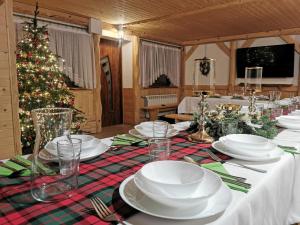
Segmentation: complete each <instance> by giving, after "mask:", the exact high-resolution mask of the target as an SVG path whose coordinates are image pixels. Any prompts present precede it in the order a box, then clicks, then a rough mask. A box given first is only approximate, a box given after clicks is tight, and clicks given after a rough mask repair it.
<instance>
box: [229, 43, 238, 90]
mask: <svg viewBox="0 0 300 225" xmlns="http://www.w3.org/2000/svg"><path fill="white" fill-rule="evenodd" d="M236 48H237V43H236V41H232V42H230V67H229V79H228V92H229V93H232V92H233V90H234V86H235V79H236V53H235V52H236Z"/></svg>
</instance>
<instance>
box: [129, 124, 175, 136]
mask: <svg viewBox="0 0 300 225" xmlns="http://www.w3.org/2000/svg"><path fill="white" fill-rule="evenodd" d="M134 128H135V129H136V130H137V131H138V132H139V133H140V134H141V135H143V136H145V137H153V129H145V128H143V127H142V126H140V125H136V126H134ZM175 132H177V130H176V129H168V131H167V136H168V135H170V134H172V133H175Z"/></svg>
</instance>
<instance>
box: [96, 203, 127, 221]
mask: <svg viewBox="0 0 300 225" xmlns="http://www.w3.org/2000/svg"><path fill="white" fill-rule="evenodd" d="M90 201H91V203H92V205H93V207H94V209H95V211H96V212H97V214H98V216H99V217H100V219H102V220H103V221H107V222H118V223H120V224H123V225H127V224H126V223H124V221H123V220H121V219H120V218H119V217H118V216H117V215H116V214H115V213H113V212H112V211H111V210H110V209H109V208H108V207H107V206H106V205H105V204H104V203H103V202H102V200H101V199H100V198H98V197H93V198H91V199H90Z"/></svg>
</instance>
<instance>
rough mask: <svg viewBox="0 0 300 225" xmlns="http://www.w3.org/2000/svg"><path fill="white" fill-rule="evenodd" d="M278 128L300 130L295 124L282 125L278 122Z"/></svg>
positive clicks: (299, 126)
mask: <svg viewBox="0 0 300 225" xmlns="http://www.w3.org/2000/svg"><path fill="white" fill-rule="evenodd" d="M277 126H279V127H283V128H287V129H292V130H300V125H298V124H293V123H282V122H279V121H278V122H277Z"/></svg>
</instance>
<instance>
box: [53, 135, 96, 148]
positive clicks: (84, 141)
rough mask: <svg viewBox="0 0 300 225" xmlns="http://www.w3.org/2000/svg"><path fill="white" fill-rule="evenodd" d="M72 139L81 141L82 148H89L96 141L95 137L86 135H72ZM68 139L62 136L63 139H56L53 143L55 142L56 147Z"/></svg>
mask: <svg viewBox="0 0 300 225" xmlns="http://www.w3.org/2000/svg"><path fill="white" fill-rule="evenodd" d="M71 138H77V139H80V140H81V146H82V147H89V146H90V145H91V144H92V142H93V139H94V137H93V136H91V135H86V134H72V135H71ZM66 139H67V137H66V136H61V137H57V138H54V139H53V140H52V141H51V142H53V143H54V144H55V145H56V144H57V142H58V141H61V140H66Z"/></svg>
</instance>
